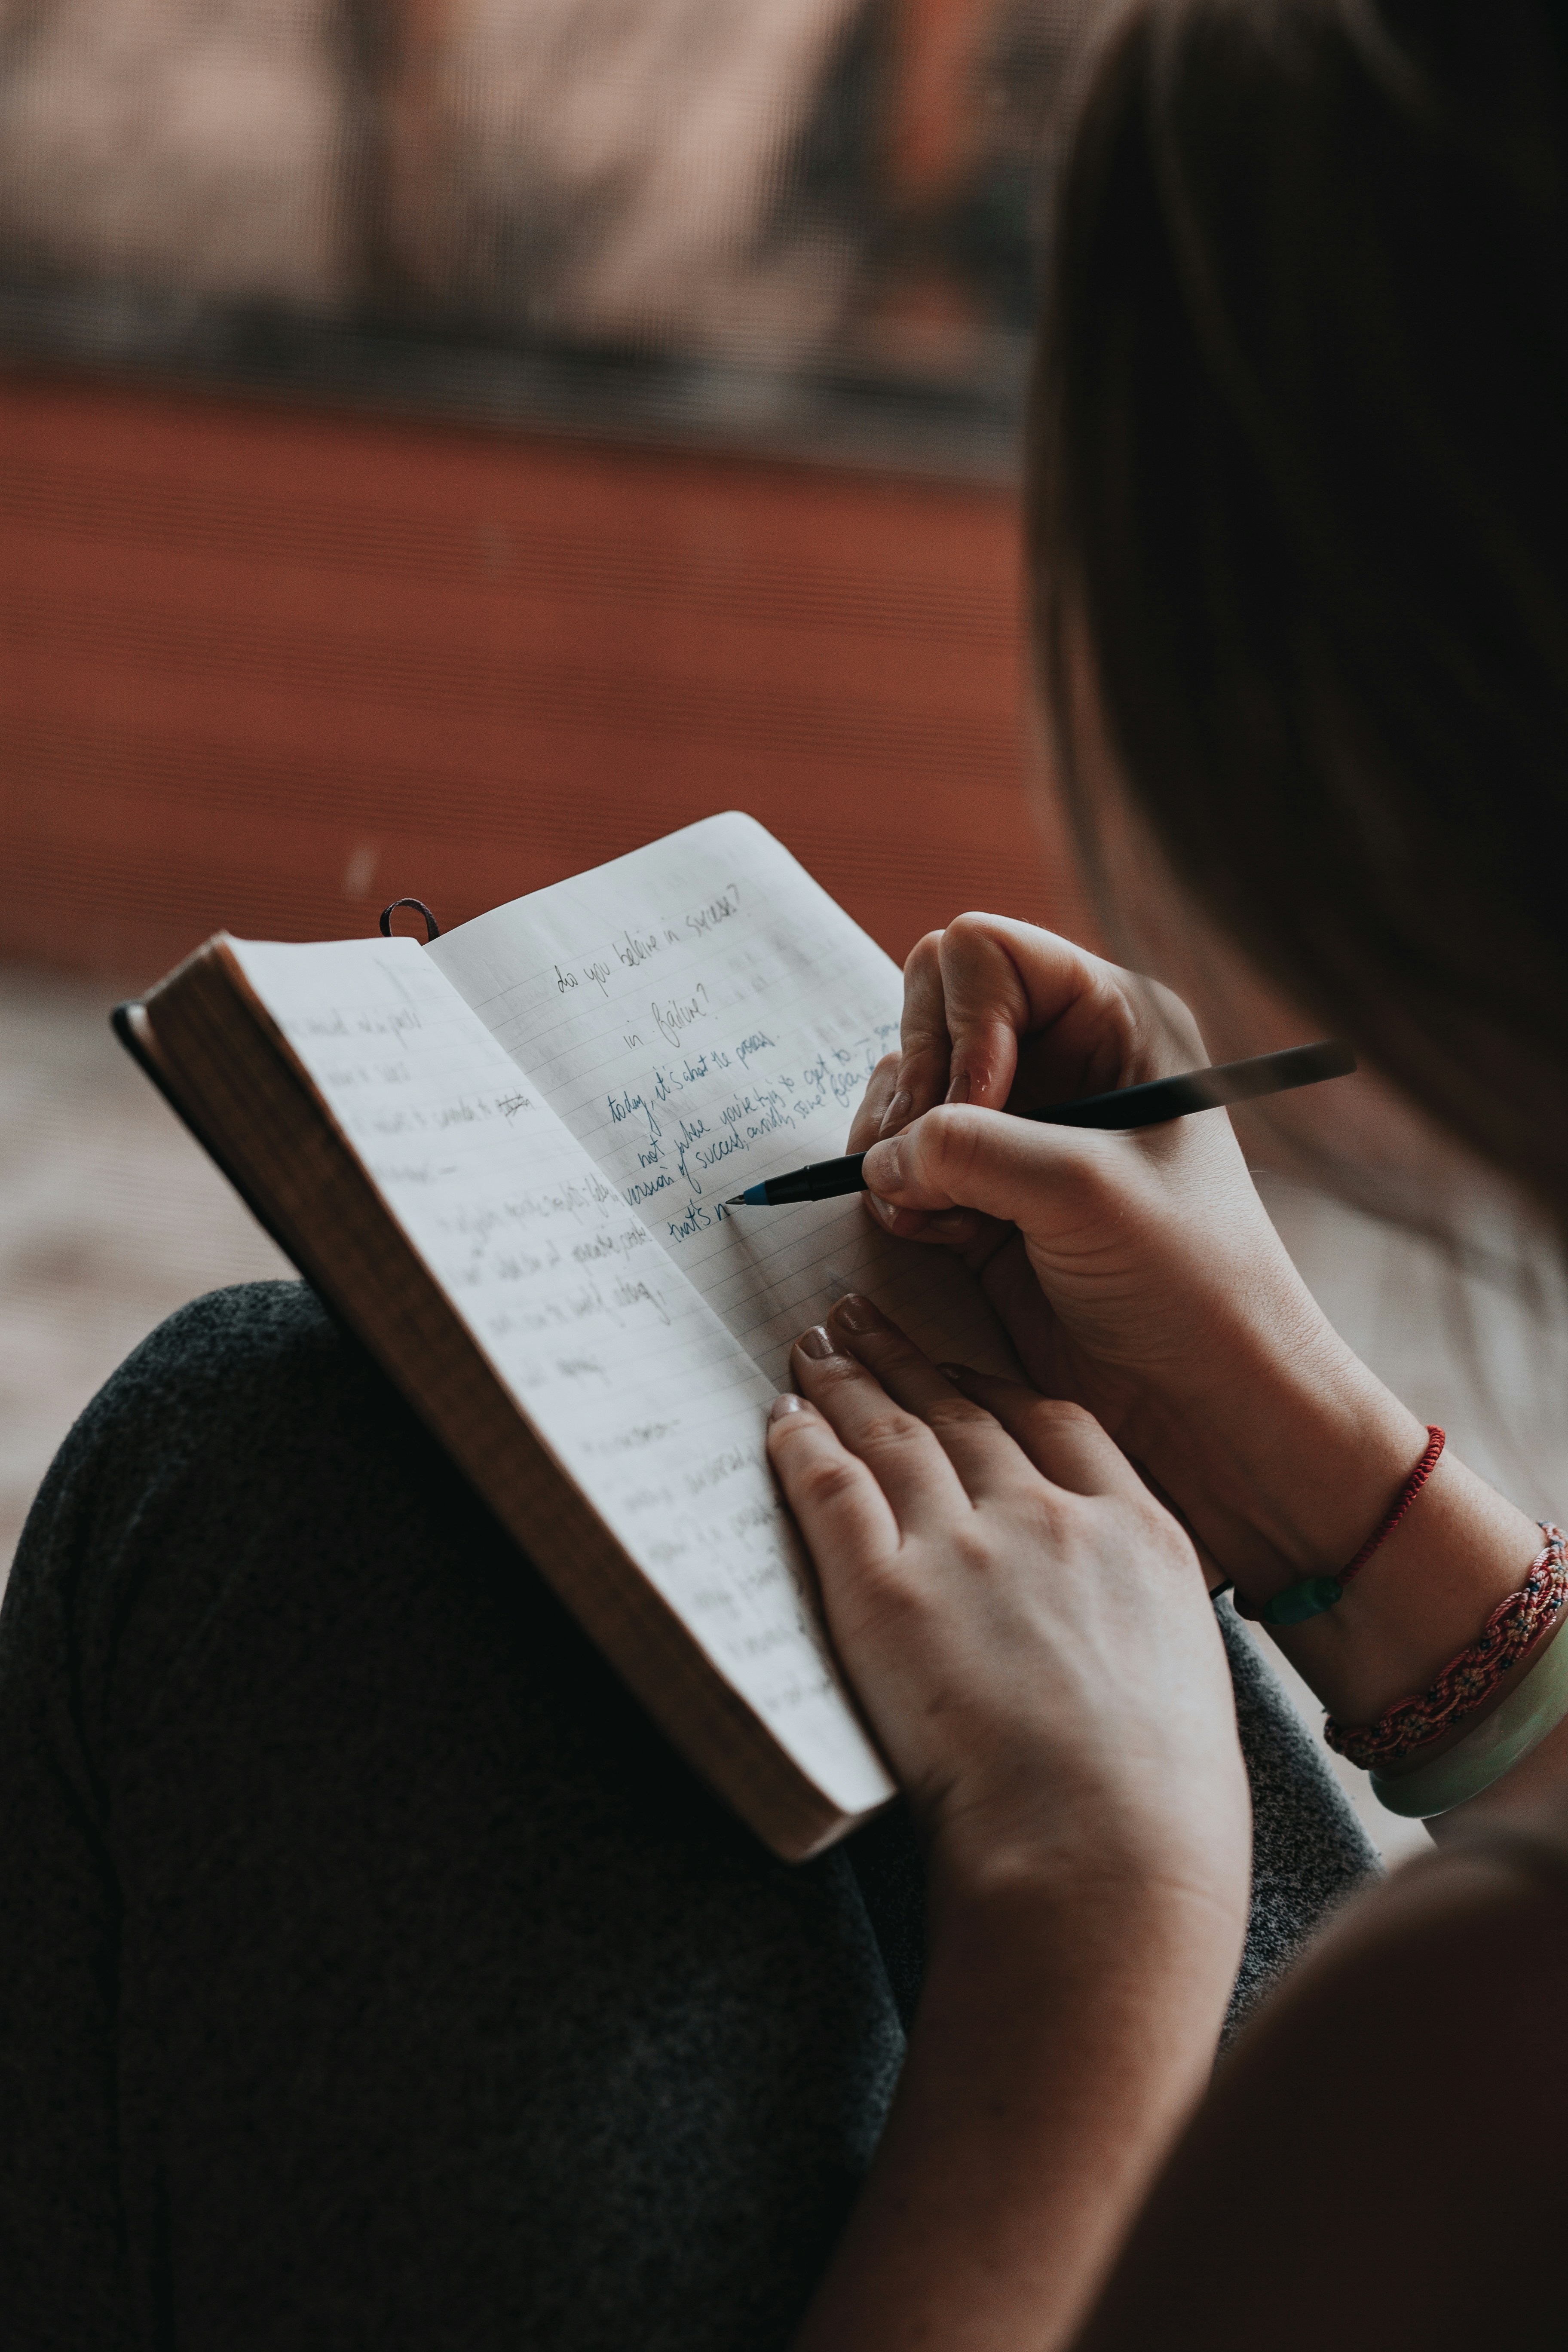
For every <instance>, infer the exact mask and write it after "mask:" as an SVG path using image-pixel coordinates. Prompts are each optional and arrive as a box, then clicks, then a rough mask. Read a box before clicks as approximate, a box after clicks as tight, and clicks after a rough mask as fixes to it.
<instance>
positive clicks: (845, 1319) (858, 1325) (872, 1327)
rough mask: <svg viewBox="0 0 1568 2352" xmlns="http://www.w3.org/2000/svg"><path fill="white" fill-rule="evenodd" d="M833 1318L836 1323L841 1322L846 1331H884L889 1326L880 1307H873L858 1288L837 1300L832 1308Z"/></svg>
mask: <svg viewBox="0 0 1568 2352" xmlns="http://www.w3.org/2000/svg"><path fill="white" fill-rule="evenodd" d="M833 1319H834V1321H835V1322H836V1323H842V1324H843V1326H844V1328H845V1329H846V1330H847V1331H886V1330H887V1329H888V1328H889V1323H888V1318H887V1317H886V1316H885V1315H884V1314H883V1313H882V1310H881V1308H880V1307H874V1306H873V1305H872V1304H871V1301H870V1300H869V1299H868V1298H865V1297H862V1296H861V1294H860V1293H859V1291H858V1290H852V1291H851V1292H850V1293H849V1296H848V1297H847V1298H841V1299H840V1300H839V1302H838V1304H837V1307H835V1308H834V1310H833Z"/></svg>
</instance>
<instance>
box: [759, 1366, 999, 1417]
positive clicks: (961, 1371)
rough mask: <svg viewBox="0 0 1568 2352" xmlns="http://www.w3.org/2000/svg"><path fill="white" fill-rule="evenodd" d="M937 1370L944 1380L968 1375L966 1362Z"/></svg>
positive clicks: (938, 1367) (939, 1367) (961, 1378)
mask: <svg viewBox="0 0 1568 2352" xmlns="http://www.w3.org/2000/svg"><path fill="white" fill-rule="evenodd" d="M937 1370H938V1371H939V1372H940V1373H941V1374H942V1379H943V1380H944V1381H964V1380H967V1378H968V1376H969V1367H968V1365H967V1364H939V1365H938V1366H937ZM773 1411H774V1412H777V1411H778V1407H777V1406H776V1405H775V1406H774V1407H773Z"/></svg>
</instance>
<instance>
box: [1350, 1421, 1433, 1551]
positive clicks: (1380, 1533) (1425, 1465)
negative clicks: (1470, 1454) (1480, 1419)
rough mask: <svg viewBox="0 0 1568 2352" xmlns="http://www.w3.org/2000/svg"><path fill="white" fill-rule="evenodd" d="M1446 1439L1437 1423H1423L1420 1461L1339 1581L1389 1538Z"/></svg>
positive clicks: (1420, 1487)
mask: <svg viewBox="0 0 1568 2352" xmlns="http://www.w3.org/2000/svg"><path fill="white" fill-rule="evenodd" d="M1447 1442H1448V1441H1447V1437H1446V1436H1445V1435H1444V1433H1443V1432H1442V1431H1441V1430H1440V1429H1439V1428H1438V1427H1437V1424H1436V1422H1430V1421H1429V1422H1428V1423H1427V1424H1426V1453H1425V1454H1423V1455H1422V1456H1421V1459H1420V1461H1419V1462H1418V1463H1417V1464H1416V1465H1415V1469H1414V1470H1412V1472H1411V1473H1410V1475H1409V1477H1408V1478H1406V1480H1405V1484H1404V1486H1402V1487H1401V1488H1400V1490H1399V1492H1398V1494H1397V1496H1395V1497H1394V1504H1393V1506H1392V1507H1391V1509H1390V1510H1389V1513H1388V1516H1387V1517H1386V1518H1384V1519H1380V1520H1379V1522H1378V1524H1377V1526H1376V1527H1375V1528H1373V1531H1372V1533H1371V1535H1369V1536H1368V1538H1367V1539H1366V1541H1365V1543H1363V1546H1362V1548H1361V1549H1360V1551H1358V1552H1357V1554H1356V1556H1355V1558H1354V1559H1352V1561H1351V1563H1350V1565H1349V1566H1348V1567H1347V1568H1342V1569H1341V1570H1340V1573H1339V1579H1338V1581H1339V1582H1340V1583H1341V1584H1348V1583H1349V1582H1350V1580H1351V1579H1352V1576H1354V1575H1355V1574H1356V1573H1357V1572H1358V1570H1361V1569H1363V1568H1364V1567H1365V1566H1366V1564H1367V1561H1368V1560H1369V1559H1371V1558H1372V1556H1373V1552H1374V1551H1375V1550H1376V1549H1377V1548H1378V1546H1379V1544H1385V1543H1386V1542H1387V1541H1388V1538H1389V1537H1390V1536H1391V1535H1392V1534H1393V1533H1394V1528H1396V1527H1397V1526H1398V1525H1399V1522H1400V1520H1401V1519H1402V1518H1403V1517H1405V1512H1406V1511H1407V1510H1408V1509H1409V1508H1410V1506H1411V1504H1412V1503H1413V1502H1414V1501H1415V1497H1416V1496H1417V1495H1418V1494H1419V1493H1420V1492H1421V1489H1422V1487H1423V1486H1425V1485H1426V1481H1427V1479H1428V1478H1430V1476H1431V1475H1432V1473H1433V1471H1434V1470H1436V1467H1437V1457H1438V1455H1439V1454H1441V1453H1442V1451H1443V1448H1444V1446H1445V1445H1446V1444H1447Z"/></svg>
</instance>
